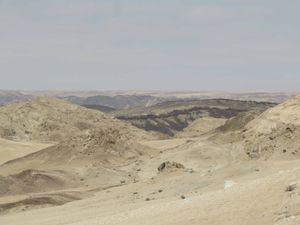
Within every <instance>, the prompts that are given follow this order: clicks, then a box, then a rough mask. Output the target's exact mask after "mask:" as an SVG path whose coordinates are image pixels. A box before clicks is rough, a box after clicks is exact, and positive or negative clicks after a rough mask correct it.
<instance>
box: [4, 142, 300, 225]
mask: <svg viewBox="0 0 300 225" xmlns="http://www.w3.org/2000/svg"><path fill="white" fill-rule="evenodd" d="M183 141H184V140H183V139H178V140H175V141H174V142H173V143H171V142H170V140H166V141H150V142H148V145H151V146H160V147H159V148H158V149H159V150H165V151H164V153H163V154H161V155H160V157H158V158H157V159H153V160H152V161H151V160H150V162H148V163H147V164H145V165H144V168H143V174H144V177H145V178H144V179H143V180H141V181H139V182H137V183H133V184H128V185H123V186H120V187H115V188H111V189H108V190H103V191H100V192H97V193H95V194H94V195H93V196H92V197H90V198H88V199H84V200H80V201H75V202H71V203H67V204H65V205H63V206H57V207H50V208H44V209H33V210H31V211H25V212H21V213H11V214H8V215H3V216H1V217H0V224H5V225H106V224H107V225H108V224H111V225H117V224H120V225H121V224H122V225H124V224H126V225H127V224H128V225H135V224H136V225H141V224H145V225H152V224H157V225H177V224H178V225H185V224H186V225H188V224H199V225H201V224H205V225H220V224H222V225H241V224H243V225H247V224H249V225H250V224H251V225H252V224H261V225H266V224H270V225H271V224H276V225H279V224H280V225H281V224H299V222H300V218H298V217H297V215H298V211H297V209H298V208H297V199H298V200H299V196H300V195H299V194H300V192H299V191H297V190H296V191H295V192H287V191H286V190H285V189H286V187H287V186H288V185H289V184H292V183H293V184H294V183H297V182H298V181H300V173H299V172H300V166H299V165H300V164H299V162H300V161H297V160H293V161H271V162H264V161H251V162H244V163H238V162H231V163H230V164H228V165H226V166H225V165H224V166H223V168H222V169H216V170H215V171H214V172H213V173H203V171H201V170H199V171H195V173H191V174H190V173H181V172H178V171H176V172H174V173H170V174H165V175H157V176H155V174H156V171H155V172H154V171H152V169H151V168H153V165H156V164H157V163H158V162H159V161H161V160H163V159H164V158H169V157H170V156H171V155H172V157H173V159H176V160H179V159H180V158H181V161H185V159H184V157H185V156H186V154H191V153H192V150H188V151H187V152H189V151H191V152H189V153H185V154H182V152H181V153H180V154H179V152H178V149H177V148H176V144H177V146H180V145H181V144H182V142H183ZM144 144H145V143H144ZM198 144H199V145H201V144H202V146H203V147H205V146H206V147H207V145H209V143H207V142H205V141H203V143H201V142H199V143H198ZM161 146H164V147H161ZM174 146H175V148H174ZM170 147H171V148H170ZM215 148H216V147H215ZM190 161H191V162H190V164H191V165H194V163H195V162H193V160H190ZM199 163H201V161H200V162H199ZM200 167H201V166H200ZM200 167H199V168H200ZM143 174H141V175H143ZM149 175H153V176H154V178H153V179H150V180H149V179H146V177H148V176H149ZM159 190H160V191H159ZM77 191H80V190H77ZM183 196H184V197H183ZM147 198H148V199H147ZM9 200H10V201H12V200H13V199H9Z"/></svg>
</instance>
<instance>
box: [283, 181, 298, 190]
mask: <svg viewBox="0 0 300 225" xmlns="http://www.w3.org/2000/svg"><path fill="white" fill-rule="evenodd" d="M296 187H297V183H291V184H289V185H288V186H287V187H286V189H285V191H286V192H292V191H294V190H295V189H296Z"/></svg>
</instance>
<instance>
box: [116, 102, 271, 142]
mask: <svg viewBox="0 0 300 225" xmlns="http://www.w3.org/2000/svg"><path fill="white" fill-rule="evenodd" d="M275 105H276V104H274V103H266V102H253V101H238V100H228V99H206V100H182V101H169V102H163V103H159V104H157V105H154V106H151V107H147V108H145V107H137V108H132V109H128V110H121V111H116V112H112V115H113V116H115V117H116V118H118V119H121V120H125V121H129V122H131V123H132V124H133V125H134V126H136V127H138V128H141V129H144V130H146V131H157V132H161V133H164V134H168V135H170V136H174V135H175V134H176V133H177V132H179V131H182V130H183V129H184V128H186V127H187V126H189V125H190V124H191V123H192V122H193V121H195V120H196V119H199V118H203V117H212V118H219V119H220V118H221V119H228V118H231V117H234V116H236V115H238V114H239V113H242V112H247V111H252V110H256V111H260V112H262V111H264V110H266V109H268V108H270V107H273V106H275Z"/></svg>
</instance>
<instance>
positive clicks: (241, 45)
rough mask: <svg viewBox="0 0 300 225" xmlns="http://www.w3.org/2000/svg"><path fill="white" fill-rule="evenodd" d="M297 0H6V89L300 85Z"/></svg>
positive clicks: (2, 44)
mask: <svg viewBox="0 0 300 225" xmlns="http://www.w3.org/2000/svg"><path fill="white" fill-rule="evenodd" d="M299 8H300V1H299V0H184V1H183V0H151V1H150V0H148V1H146V0H109V1H108V0H106V1H104V0H103V1H102V0H0V89H22V90H45V89H47V90H50V89H52V90H166V91H168V90H180V91H182V90H193V91H208V90H219V91H298V90H299V89H300V29H299V21H300V13H299Z"/></svg>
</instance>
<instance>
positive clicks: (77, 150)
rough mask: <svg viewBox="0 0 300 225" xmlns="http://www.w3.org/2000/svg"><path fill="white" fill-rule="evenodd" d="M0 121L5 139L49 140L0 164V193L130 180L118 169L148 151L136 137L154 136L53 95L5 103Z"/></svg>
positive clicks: (102, 184)
mask: <svg viewBox="0 0 300 225" xmlns="http://www.w3.org/2000/svg"><path fill="white" fill-rule="evenodd" d="M0 124H1V125H0V134H1V136H2V137H3V138H9V139H14V140H23V141H24V140H39V141H42V142H53V143H52V145H51V146H49V147H47V146H46V145H45V148H44V149H42V150H39V151H36V152H35V151H34V150H33V151H32V152H27V153H28V155H25V154H20V155H19V158H16V159H13V160H10V161H8V162H6V163H4V164H3V165H2V166H0V171H1V172H0V174H1V175H2V176H4V177H0V178H1V179H0V189H1V190H5V191H4V192H3V193H0V195H1V194H3V195H5V194H19V193H23V192H24V193H26V192H27V191H32V192H41V191H45V190H58V189H64V188H68V187H70V186H71V187H83V186H86V185H87V186H97V187H106V186H110V185H117V184H120V181H124V182H132V181H133V180H134V174H132V175H130V174H128V173H127V172H126V170H125V171H124V170H123V169H122V168H121V167H126V166H127V165H128V164H130V163H134V162H135V161H136V160H137V158H138V157H140V156H142V155H147V154H148V152H147V151H148V150H149V147H145V146H142V145H140V144H139V143H138V141H139V140H147V139H151V138H154V137H156V136H155V135H154V134H151V133H150V134H149V133H147V132H145V131H143V130H140V129H138V128H136V127H133V126H132V125H130V124H127V123H125V122H122V121H119V120H117V119H113V118H111V117H109V116H107V115H105V114H104V113H101V112H99V111H95V110H90V109H86V108H83V107H80V106H77V105H73V104H70V103H67V102H65V101H62V100H58V99H54V98H38V99H36V100H35V101H32V102H26V103H18V104H11V105H7V106H3V107H1V108H0ZM6 142H8V141H6ZM6 142H5V143H6ZM9 143H22V142H12V141H11V142H9ZM32 143H33V142H32ZM33 146H34V145H33ZM37 147H39V146H37ZM0 152H1V151H0ZM8 159H9V158H8ZM32 171H34V172H32ZM25 175H26V176H25ZM128 175H130V176H128ZM19 177H21V178H24V179H19ZM37 179H38V182H37V183H36V180H37ZM62 180H63V181H64V182H61V181H62ZM31 184H32V185H31ZM30 186H31V188H29V187H30ZM22 191H23V192H22Z"/></svg>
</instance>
